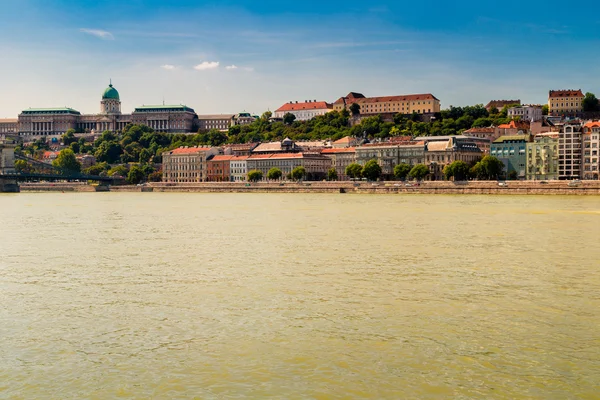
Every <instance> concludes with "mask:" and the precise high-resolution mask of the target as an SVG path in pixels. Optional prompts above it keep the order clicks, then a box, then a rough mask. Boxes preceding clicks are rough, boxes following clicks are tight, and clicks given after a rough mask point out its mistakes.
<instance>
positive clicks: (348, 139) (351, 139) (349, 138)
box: [333, 136, 356, 144]
mask: <svg viewBox="0 0 600 400" xmlns="http://www.w3.org/2000/svg"><path fill="white" fill-rule="evenodd" d="M354 140H356V139H354V138H353V137H351V136H344V137H343V138H341V139H339V140H336V141H335V142H333V143H334V144H335V143H337V144H342V143H350V142H352V141H354Z"/></svg>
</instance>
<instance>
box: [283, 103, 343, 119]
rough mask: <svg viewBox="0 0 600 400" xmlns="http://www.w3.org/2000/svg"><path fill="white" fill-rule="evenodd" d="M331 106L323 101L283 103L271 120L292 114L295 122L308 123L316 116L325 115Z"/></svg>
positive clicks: (331, 108)
mask: <svg viewBox="0 0 600 400" xmlns="http://www.w3.org/2000/svg"><path fill="white" fill-rule="evenodd" d="M331 110H333V106H332V105H331V104H329V103H327V102H325V101H316V100H305V101H304V102H302V103H298V102H297V101H296V102H295V103H294V102H293V101H290V102H289V103H285V104H284V105H282V106H281V107H279V108H278V109H277V110H275V113H274V114H273V118H283V117H284V116H285V114H288V113H289V114H293V115H294V116H295V117H296V120H297V121H308V120H310V119H313V118H314V117H316V116H318V115H324V114H327V113H328V112H329V111H331Z"/></svg>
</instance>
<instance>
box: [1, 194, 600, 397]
mask: <svg viewBox="0 0 600 400" xmlns="http://www.w3.org/2000/svg"><path fill="white" fill-rule="evenodd" d="M599 239H600V199H599V198H598V197H595V196H590V197H573V196H571V197H561V196H545V197H542V196H443V195H438V196H435V195H434V196H427V195H406V196H403V195H341V194H335V195H325V194H320V195H319V194H183V193H181V194H178V193H168V194H167V193H89V194H88V193H45V194H36V193H21V194H14V195H9V194H4V195H0V339H1V341H0V398H11V399H13V398H14V399H34V398H48V399H80V398H89V399H113V398H134V399H138V398H139V399H145V398H156V399H164V398H199V399H220V398H237V399H243V398H256V399H258V398H281V399H305V398H312V399H336V398H355V399H383V398H386V399H440V398H453V399H471V398H486V399H509V398H510V399H598V398H599V396H600V394H599V393H600V247H599V246H598V244H599Z"/></svg>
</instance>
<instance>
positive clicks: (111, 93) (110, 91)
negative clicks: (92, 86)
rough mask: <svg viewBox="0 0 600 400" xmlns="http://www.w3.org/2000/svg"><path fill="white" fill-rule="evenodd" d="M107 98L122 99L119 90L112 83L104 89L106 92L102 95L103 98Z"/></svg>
mask: <svg viewBox="0 0 600 400" xmlns="http://www.w3.org/2000/svg"><path fill="white" fill-rule="evenodd" d="M106 99H112V100H120V99H119V92H117V89H115V88H114V87H113V85H112V83H111V84H110V85H108V87H107V88H106V90H105V91H104V94H103V95H102V100H106Z"/></svg>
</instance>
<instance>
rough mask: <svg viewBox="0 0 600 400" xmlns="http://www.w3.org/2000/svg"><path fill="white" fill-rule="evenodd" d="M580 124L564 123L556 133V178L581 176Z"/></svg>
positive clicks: (577, 177)
mask: <svg viewBox="0 0 600 400" xmlns="http://www.w3.org/2000/svg"><path fill="white" fill-rule="evenodd" d="M582 133H583V130H582V128H581V125H577V124H573V125H564V126H563V128H562V130H561V132H560V133H559V135H558V179H579V178H581V155H582Z"/></svg>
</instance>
